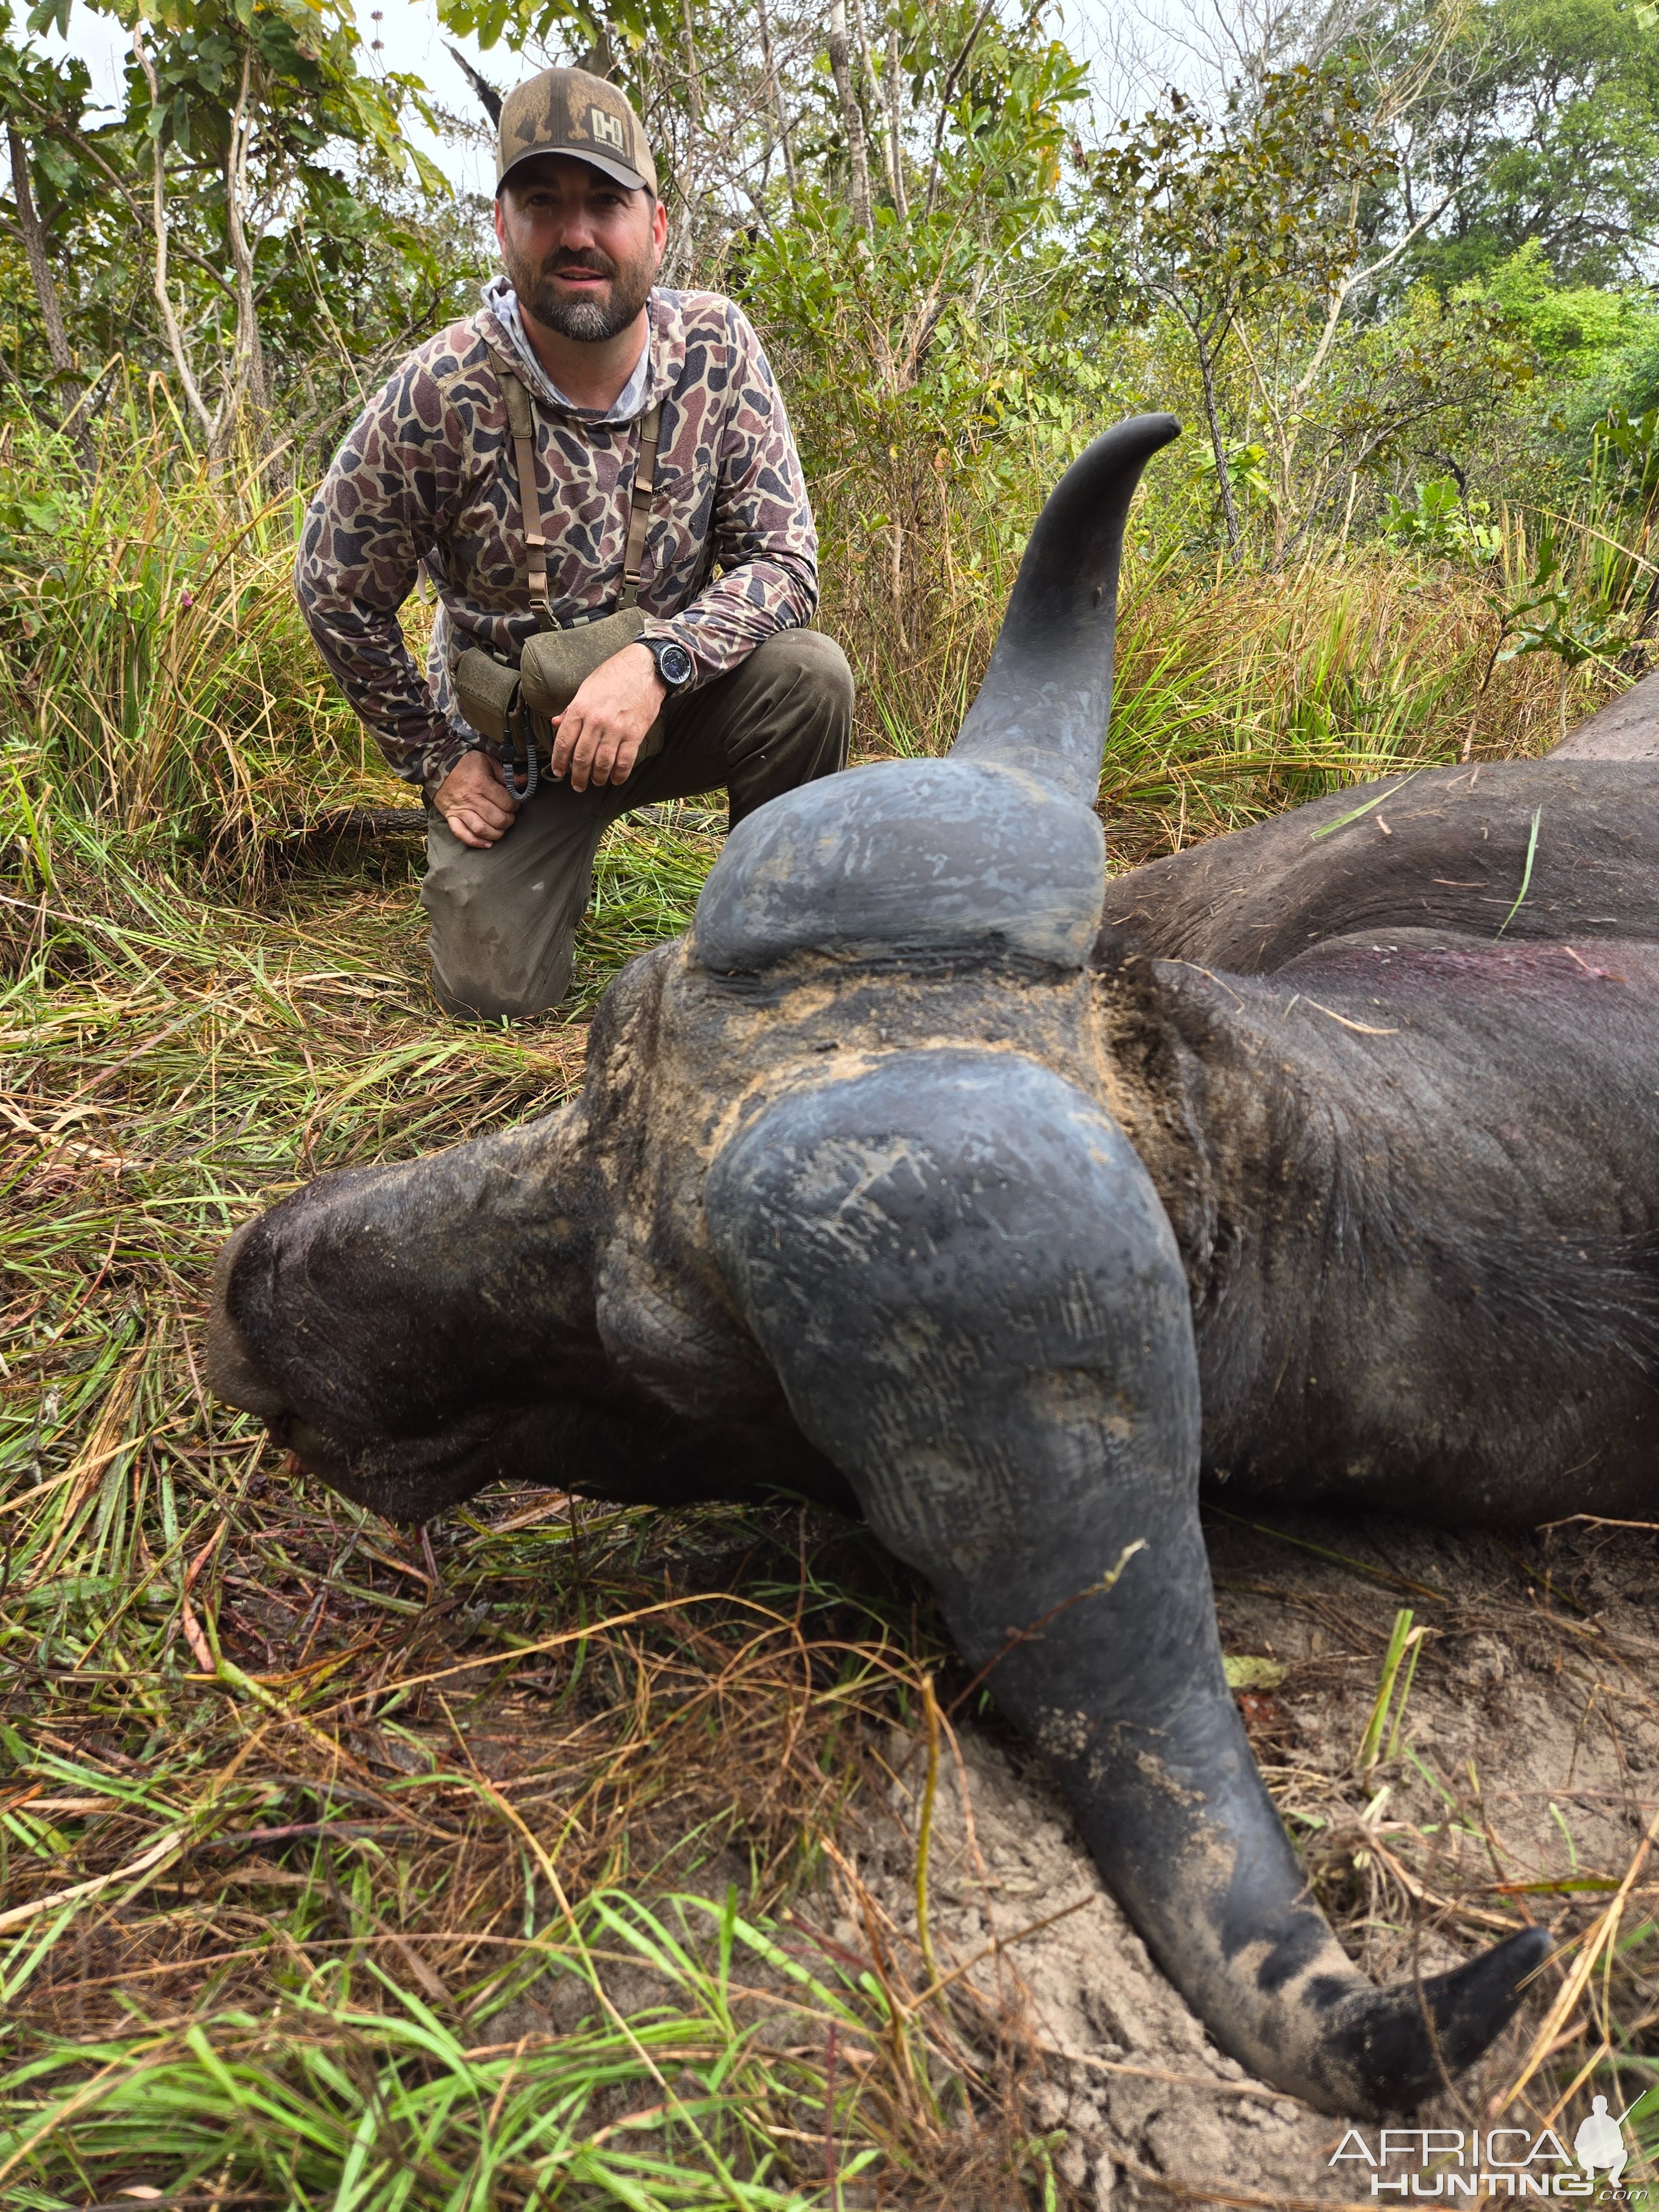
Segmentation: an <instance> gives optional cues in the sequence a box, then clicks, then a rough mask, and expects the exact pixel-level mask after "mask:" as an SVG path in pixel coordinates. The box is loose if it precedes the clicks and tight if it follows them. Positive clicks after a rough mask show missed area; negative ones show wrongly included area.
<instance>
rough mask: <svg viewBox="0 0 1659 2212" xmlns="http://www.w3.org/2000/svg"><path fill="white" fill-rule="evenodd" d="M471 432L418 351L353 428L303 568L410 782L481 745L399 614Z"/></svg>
mask: <svg viewBox="0 0 1659 2212" xmlns="http://www.w3.org/2000/svg"><path fill="white" fill-rule="evenodd" d="M462 428H463V426H462V424H461V422H460V420H459V416H458V414H457V411H456V410H455V408H454V406H453V404H451V402H450V400H449V399H448V398H447V396H446V392H445V389H444V386H443V384H442V382H441V380H439V379H438V378H437V377H436V376H435V374H433V371H432V368H431V367H430V366H429V363H428V360H427V358H426V356H425V353H424V351H423V352H422V353H421V354H416V355H414V356H411V358H410V360H408V361H406V362H404V365H403V367H402V368H399V369H398V372H397V374H395V375H394V376H393V377H392V380H391V381H390V382H389V383H388V384H387V385H386V388H385V390H384V391H383V392H380V394H379V395H378V397H376V398H374V399H372V400H371V401H370V402H369V404H368V406H367V407H366V408H365V409H364V410H363V412H362V415H361V416H359V417H358V419H357V421H356V423H355V424H354V425H353V427H352V428H351V429H350V430H349V432H348V433H347V435H346V438H345V442H344V443H343V445H342V446H341V447H340V450H339V452H338V453H337V454H336V455H335V457H334V461H333V465H331V468H330V470H329V471H328V474H327V476H326V477H325V478H324V479H323V482H322V484H321V486H320V487H319V490H318V493H317V495H316V497H315V498H314V499H313V501H312V502H311V506H310V507H309V509H308V510H307V514H306V519H305V526H304V528H303V529H302V531H301V535H300V550H299V556H298V559H297V561H296V562H295V593H296V595H297V597H298V599H299V602H300V608H301V613H302V614H303V615H304V617H305V619H306V623H307V627H308V628H309V629H310V631H311V635H312V636H313V638H314V639H315V640H316V642H317V648H318V651H319V653H321V654H322V657H323V659H324V661H325V663H326V664H327V666H328V668H329V670H330V671H331V673H332V675H333V676H334V678H335V679H336V681H337V683H338V684H339V686H340V689H341V690H343V692H344V694H345V696H346V697H347V698H348V699H349V701H350V702H351V704H352V706H353V707H354V708H356V711H357V713H358V714H360V715H361V716H362V719H363V720H364V721H365V722H366V723H367V724H368V727H369V728H370V729H371V730H372V731H373V732H374V736H375V737H376V738H377V739H378V740H379V742H380V750H381V751H382V752H384V753H385V755H386V759H387V761H388V763H390V764H391V767H392V769H393V771H394V773H395V774H397V775H400V776H402V777H403V778H404V781H406V782H409V783H435V782H437V781H440V780H441V778H442V777H443V776H445V775H447V774H448V772H449V770H450V769H451V768H453V766H454V764H455V763H456V761H458V760H459V758H460V757H461V755H462V754H463V753H464V752H466V751H468V750H470V749H471V744H472V743H473V739H472V738H471V735H470V734H469V733H468V732H465V730H464V729H463V730H456V729H454V728H452V726H451V725H450V723H449V721H448V720H447V717H446V715H445V714H443V712H442V711H441V708H440V707H439V706H438V704H437V702H435V700H434V698H433V696H432V693H431V691H430V690H428V685H427V681H426V678H425V677H424V676H423V675H422V672H421V671H420V669H419V668H418V667H417V666H416V663H415V660H414V658H413V656H412V655H411V653H410V650H409V647H408V645H407V643H406V642H405V641H404V634H403V629H402V626H401V624H400V623H399V622H398V609H399V608H400V607H401V606H402V605H403V604H404V600H405V599H407V598H408V597H409V595H410V592H411V591H412V590H413V589H414V587H415V579H416V574H417V572H418V569H419V567H420V563H421V561H422V558H423V556H425V555H426V554H428V552H430V551H431V550H432V549H433V548H434V546H435V544H437V543H438V540H439V538H441V535H442V532H443V530H444V528H445V526H446V524H447V520H448V518H449V517H450V516H451V515H452V514H453V513H454V511H455V507H456V505H457V502H458V499H459V489H460V456H461V453H462V452H463V450H464V442H465V441H464V439H463V436H462Z"/></svg>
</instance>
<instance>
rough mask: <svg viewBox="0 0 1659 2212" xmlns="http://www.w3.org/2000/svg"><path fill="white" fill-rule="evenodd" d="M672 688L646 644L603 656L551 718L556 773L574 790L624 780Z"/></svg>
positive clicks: (598, 786)
mask: <svg viewBox="0 0 1659 2212" xmlns="http://www.w3.org/2000/svg"><path fill="white" fill-rule="evenodd" d="M667 696H668V687H667V685H666V684H665V683H664V682H663V680H662V678H661V677H660V676H659V675H658V673H657V664H656V662H655V661H654V660H653V659H652V657H651V655H650V654H649V653H647V651H646V649H645V647H643V646H642V645H625V646H623V649H622V651H621V652H620V653H612V654H611V658H610V659H609V660H602V661H601V662H600V663H599V666H598V667H597V668H596V669H595V670H594V671H593V672H592V675H591V676H589V677H588V678H586V681H585V682H584V684H582V687H581V689H580V691H578V692H577V694H576V696H575V697H574V699H573V700H572V701H571V702H570V704H569V705H568V707H567V708H565V710H564V712H563V714H559V715H557V716H556V717H555V719H554V723H553V773H554V775H556V776H562V775H568V776H569V778H570V788H571V789H572V790H573V791H586V789H587V787H588V786H589V784H592V786H593V787H594V789H595V790H602V789H603V788H604V787H605V785H606V784H608V783H626V782H627V781H628V779H629V775H632V773H633V769H634V763H635V761H636V760H637V759H638V757H639V751H640V747H641V744H643V743H644V742H645V733H646V732H647V730H648V729H649V728H650V727H651V725H652V724H653V722H654V721H655V720H656V719H657V716H658V714H659V713H660V712H661V709H662V702H663V701H664V700H665V698H666V697H667Z"/></svg>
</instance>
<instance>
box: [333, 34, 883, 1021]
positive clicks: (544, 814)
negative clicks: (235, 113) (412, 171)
mask: <svg viewBox="0 0 1659 2212" xmlns="http://www.w3.org/2000/svg"><path fill="white" fill-rule="evenodd" d="M500 131H501V137H500V150H499V158H498V165H497V172H498V182H497V185H496V200H495V235H496V238H497V240H499V241H500V245H501V260H502V264H503V266H504V268H505V270H506V275H505V276H498V277H496V278H495V279H494V280H493V281H492V282H491V283H489V285H487V286H486V287H485V289H484V295H483V299H484V306H483V312H482V313H479V314H477V315H474V316H473V317H472V318H471V319H470V320H469V321H467V322H464V323H458V324H455V325H452V326H451V327H450V328H449V329H448V330H447V331H443V332H442V333H441V335H440V336H439V337H435V338H433V339H430V340H429V341H428V343H426V344H425V345H423V346H422V347H421V348H420V349H418V350H417V351H416V352H415V353H413V354H411V355H410V357H409V359H408V360H407V361H405V362H404V364H403V366H402V368H399V369H398V371H397V373H396V374H395V375H394V376H393V377H392V380H391V382H390V383H389V384H388V385H387V386H386V389H385V391H384V392H381V393H380V396H379V398H376V399H375V400H374V401H373V402H372V403H371V404H370V405H369V406H368V409H367V410H366V411H365V412H364V414H363V416H362V418H361V419H360V420H359V422H357V424H356V427H355V428H353V430H352V431H351V433H350V434H349V436H348V437H347V439H346V441H345V443H344V444H343V446H342V447H341V448H340V451H339V453H338V454H337V457H336V459H335V461H334V465H333V466H332V467H331V469H330V471H329V472H328V476H327V477H326V478H325V482H324V483H323V486H322V489H320V490H319V493H318V495H317V497H316V499H315V500H314V501H313V503H312V507H311V511H310V513H309V514H308V515H307V518H306V526H305V530H304V532H303V535H302V537H301V545H300V556H299V566H298V575H297V587H298V591H299V595H300V603H301V607H302V608H303V610H304V611H305V616H306V619H307V623H309V624H310V627H311V632H312V635H313V637H314V638H315V639H316V641H317V643H318V645H319V647H320V648H321V651H322V653H323V657H324V659H325V660H326V661H327V663H328V665H329V666H330V668H331V670H332V671H333V672H334V674H335V676H336V677H337V678H338V679H339V682H340V684H341V685H342V686H343V689H344V691H345V693H346V696H347V697H348V698H349V700H350V702H351V703H352V705H353V706H354V707H355V708H356V710H357V712H358V713H359V714H361V715H362V718H363V720H364V721H365V722H367V723H368V726H369V727H370V728H371V729H372V730H373V731H374V734H375V736H376V737H377V738H379V740H380V744H381V747H382V749H383V750H384V751H385V752H386V757H387V759H388V760H389V761H390V762H391V763H392V767H393V768H394V769H396V770H397V772H398V775H401V776H403V777H404V779H405V780H406V781H409V782H410V783H418V784H420V785H421V786H422V789H423V791H424V793H425V796H426V800H427V805H428V809H429V822H428V836H427V874H426V880H425V883H424V884H423V886H422V891H421V903H422V906H424V907H425V908H426V910H427V913H428V915H429V917H430V919H431V925H432V932H431V953H432V981H433V987H434V988H435V991H436V993H437V996H438V999H439V1000H440V1002H441V1005H442V1006H444V1007H445V1008H446V1009H447V1011H448V1012H451V1013H454V1014H459V1015H462V1016H471V1017H483V1018H495V1017H498V1016H500V1015H503V1014H511V1015H517V1014H532V1013H537V1012H541V1011H542V1010H543V1009H544V1008H546V1007H550V1006H556V1004H557V1003H558V1001H559V1000H560V999H561V998H562V996H563V994H564V991H565V987H566V986H567V984H568V981H569V980H570V962H571V950H572V943H573V940H574V935H575V930H576V925H577V923H578V922H579V921H580V919H581V916H582V914H583V912H584V910H585V909H586V904H587V899H588V892H589V888H590V883H591V871H592V859H593V854H594V852H595V850H596V848H597V847H598V845H599V839H600V837H601V836H602V835H603V834H604V831H605V827H606V825H607V823H611V822H612V821H614V820H615V819H616V818H617V816H618V815H619V814H622V813H624V812H626V811H627V810H628V809H629V808H630V807H635V806H641V805H646V804H647V803H648V802H649V801H651V800H653V799H679V798H686V797H689V796H690V795H691V794H692V793H696V792H702V791H708V790H712V789H715V788H718V787H721V786H724V787H725V788H726V791H727V793H728V794H729V803H730V812H731V819H732V821H733V822H734V823H735V822H740V821H741V820H742V819H743V817H744V815H746V814H751V813H752V812H753V811H754V810H755V809H756V808H757V806H760V805H764V803H765V802H766V800H767V799H771V798H774V797H775V796H776V794H777V793H779V792H781V791H790V790H793V788H794V787H795V786H796V785H797V784H802V783H807V782H810V781H811V780H812V779H813V778H814V777H817V776H822V775H832V774H833V773H834V772H835V771H836V769H840V768H842V767H844V766H845V764H846V760H847V747H848V734H849V732H850V728H851V724H852V704H853V684H852V678H851V675H850V673H849V672H848V666H847V662H846V660H845V659H844V658H843V656H842V653H841V651H840V649H839V648H838V647H836V645H834V644H833V643H832V642H831V641H829V639H828V638H826V637H823V636H822V635H819V634H817V632H814V631H811V630H808V629H806V628H805V624H806V623H808V622H809V621H810V620H811V616H812V613H813V610H814V609H815V607H816V606H817V533H816V532H815V530H814V528H813V524H812V512H811V507H810V506H809V505H808V503H807V498H806V488H805V483H804V482H803V480H802V477H801V470H800V461H799V457H798V455H797V453H796V452H795V445H794V440H793V437H792V436H791V435H790V430H789V425H788V422H787V420H786V418H785V415H784V410H783V402H782V400H781V398H780V396H779V393H778V390H777V386H776V385H775V383H774V381H773V378H772V372H771V369H770V368H769V365H768V362H767V360H766V356H765V355H764V354H763V352H762V350H761V348H760V343H759V341H758V339H757V337H756V336H755V333H754V331H752V330H751V329H750V325H749V324H748V323H747V321H746V320H745V319H744V316H743V314H742V313H741V312H740V311H739V310H738V308H737V307H734V306H733V305H732V302H731V301H729V300H724V299H721V298H720V296H719V295H717V294H714V293H712V292H671V291H666V290H663V289H659V288H657V287H656V286H655V285H654V283H653V280H654V278H655V276H656V273H657V270H658V266H659V264H660V262H661V259H662V251H663V242H664V239H665V235H666V231H667V222H666V217H665V214H664V210H663V205H662V203H661V201H660V200H659V198H658V197H657V178H656V168H655V165H654V163H653V160H652V157H651V153H650V149H649V148H648V147H647V144H646V143H645V134H644V131H643V130H642V128H641V124H640V120H639V118H638V117H637V116H636V115H635V112H634V111H633V109H632V107H631V106H629V103H628V101H627V100H625V99H624V98H623V95H622V94H621V93H620V92H618V91H617V88H616V87H615V86H614V85H611V84H607V83H605V82H604V81H603V80H602V79H600V78H599V77H594V76H587V75H586V73H585V72H583V71H582V70H546V71H545V72H544V74H543V75H542V76H538V77H534V78H532V80H531V81H530V82H529V83H528V84H525V85H521V86H520V87H519V88H518V89H517V90H516V91H515V92H513V93H512V94H509V95H508V97H507V100H506V101H505V102H504V103H503V105H502V108H501V125H500ZM514 386H516V387H517V389H514V388H513V387H514ZM422 564H424V566H425V568H426V570H427V572H428V574H429V576H430V577H431V580H432V581H433V583H434V585H435V587H436V590H437V595H438V600H439V605H438V612H437V618H436V621H435V625H434V629H433V636H432V648H431V652H430V653H429V655H428V662H427V672H426V677H425V678H424V679H422V676H421V673H420V671H419V670H418V669H417V668H416V665H415V664H414V662H413V660H412V659H411V658H410V653H409V650H408V647H407V646H406V645H405V643H404V636H403V632H402V630H401V629H400V627H399V625H398V609H399V608H400V607H401V606H402V605H403V603H404V600H405V599H407V598H408V596H409V593H410V591H411V590H412V589H413V587H414V584H415V580H416V573H417V570H418V569H419V568H420V567H421V566H422ZM635 605H637V608H638V611H639V614H640V615H641V616H642V617H644V619H643V621H642V623H638V626H637V634H636V635H635V636H634V638H633V639H632V641H629V642H625V643H622V644H621V645H620V647H619V649H617V650H615V651H612V652H611V653H609V655H608V657H606V658H605V659H601V660H600V661H599V665H597V666H594V667H593V668H592V671H591V672H590V673H588V674H587V675H586V677H585V678H583V680H582V681H581V682H580V686H579V688H578V689H577V690H575V692H574V696H572V697H571V698H570V700H569V703H568V705H567V706H565V707H564V708H563V711H562V713H558V714H552V713H551V712H550V714H549V715H548V716H547V717H546V718H545V719H544V718H543V717H541V716H538V715H537V714H530V713H526V712H525V711H524V710H523V709H522V708H520V706H519V705H518V703H517V702H518V699H519V693H518V692H517V690H514V678H513V674H512V672H511V671H513V670H514V669H516V668H517V667H518V666H519V663H520V655H521V653H523V650H524V648H525V647H526V644H527V643H528V642H529V641H531V640H532V638H534V637H535V636H536V635H537V634H538V631H540V632H544V633H545V632H551V631H557V632H559V633H561V634H562V635H561V637H560V639H559V640H558V641H557V642H558V644H559V646H560V647H563V646H564V645H565V644H566V643H567V642H568V641H578V640H580V635H581V630H582V629H583V628H584V627H585V626H586V624H587V623H591V622H592V621H593V620H594V619H595V618H596V617H604V616H605V615H608V614H611V613H612V612H613V611H619V610H620V611H625V610H627V609H629V608H631V607H634V606H635ZM634 626H635V625H634V623H628V624H626V625H624V627H626V628H630V629H631V628H633V627H634ZM469 647H471V648H476V649H477V650H476V651H475V652H474V654H473V657H472V659H471V661H469V662H467V663H466V664H465V665H462V656H463V654H464V653H465V652H466V650H467V648H469ZM485 656H493V663H492V661H491V660H489V659H486V657H485ZM458 666H461V676H462V684H463V688H464V689H465V695H466V697H467V700H468V702H469V703H471V702H474V701H475V698H476V696H477V689H476V683H475V681H474V679H473V678H471V676H470V674H469V671H470V670H471V669H473V668H477V667H482V668H483V669H484V671H485V673H486V676H487V677H490V678H495V677H497V676H498V675H499V678H500V682H501V684H503V685H504V686H505V690H503V691H502V692H501V696H502V697H505V696H507V694H508V693H511V694H512V696H513V702H514V705H513V711H512V713H511V714H510V715H509V717H508V720H509V725H510V726H509V728H508V729H507V732H505V733H503V732H501V730H500V729H499V728H498V729H496V730H493V731H490V732H489V733H488V735H487V736H486V734H485V733H483V732H480V730H479V729H478V728H477V727H475V726H474V725H473V724H472V723H471V722H469V721H468V720H467V719H466V715H465V712H464V710H463V707H462V704H461V700H460V697H459V696H458V692H457V689H456V670H457V667H458ZM469 686H471V688H468V687H469ZM529 689H530V686H529V684H528V681H527V680H526V685H525V687H524V690H525V691H526V695H527V694H528V691H529ZM477 711H478V712H479V714H480V720H486V721H487V720H489V717H488V716H487V715H486V714H484V713H483V710H482V709H478V710H477ZM538 745H539V757H538Z"/></svg>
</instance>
